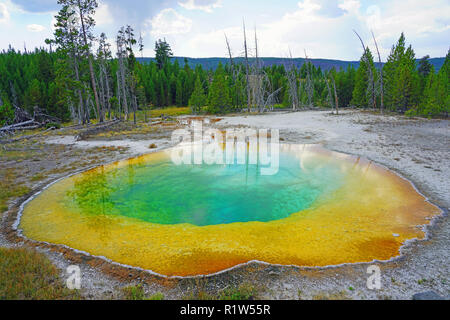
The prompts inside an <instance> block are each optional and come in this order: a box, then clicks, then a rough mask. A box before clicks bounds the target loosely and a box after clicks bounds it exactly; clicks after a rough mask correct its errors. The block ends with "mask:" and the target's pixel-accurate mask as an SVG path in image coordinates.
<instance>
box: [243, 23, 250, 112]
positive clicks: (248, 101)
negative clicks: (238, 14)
mask: <svg viewBox="0 0 450 320" xmlns="http://www.w3.org/2000/svg"><path fill="white" fill-rule="evenodd" d="M243 26H244V51H245V74H246V78H247V112H250V109H251V101H250V75H249V73H250V66H249V63H248V48H247V34H246V33H245V21H244V22H243Z"/></svg>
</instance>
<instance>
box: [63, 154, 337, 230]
mask: <svg viewBox="0 0 450 320" xmlns="http://www.w3.org/2000/svg"><path fill="white" fill-rule="evenodd" d="M342 177H343V174H342V173H341V171H340V170H339V168H338V167H336V166H331V165H323V164H321V165H320V166H319V165H317V166H315V165H314V163H312V164H311V163H310V161H309V163H308V170H306V171H305V170H302V169H301V166H300V160H299V159H298V158H297V157H295V155H294V154H291V153H283V152H281V154H280V169H279V171H278V173H277V174H276V175H273V176H264V175H261V174H260V167H259V166H257V165H248V164H247V165H236V164H235V165H205V164H204V165H201V166H199V165H181V166H177V165H174V164H173V163H172V162H171V161H170V160H164V161H161V162H158V163H155V162H152V163H148V164H140V165H136V164H135V165H128V166H126V167H123V168H120V169H117V170H115V171H108V172H106V173H101V174H99V175H95V177H93V176H86V177H85V178H80V179H78V180H77V183H76V186H75V188H74V191H73V192H71V193H70V194H68V195H67V196H68V198H69V200H70V201H69V202H70V203H71V206H76V207H79V208H81V209H82V210H83V212H86V213H88V214H111V215H122V216H127V217H131V218H136V219H140V220H143V221H147V222H151V223H157V224H181V223H189V224H193V225H197V226H206V225H217V224H229V223H234V222H248V221H261V222H267V221H271V220H279V219H283V218H286V217H288V216H289V215H291V214H293V213H296V212H299V211H302V210H304V209H306V208H308V207H310V206H311V205H312V204H313V203H314V201H315V200H316V199H317V198H318V197H319V196H320V195H322V194H324V193H329V192H332V191H333V190H336V189H337V188H338V187H339V186H340V184H341V181H342ZM66 200H67V199H66Z"/></svg>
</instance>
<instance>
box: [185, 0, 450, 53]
mask: <svg viewBox="0 0 450 320" xmlns="http://www.w3.org/2000/svg"><path fill="white" fill-rule="evenodd" d="M327 3H328V2H327V0H302V1H300V2H298V6H297V8H296V9H295V10H292V11H290V12H288V13H286V14H284V16H282V17H281V18H279V19H272V20H268V19H264V20H265V21H269V22H268V23H265V24H260V25H258V26H257V31H258V39H259V50H260V54H261V55H262V56H286V55H287V54H288V52H289V50H291V51H292V54H293V55H294V56H296V57H303V56H304V50H305V49H306V51H307V53H308V55H309V56H311V57H313V58H331V59H342V60H356V59H359V57H360V55H361V54H362V47H361V45H360V43H359V40H358V39H357V38H356V36H355V35H354V34H353V31H352V30H353V29H355V30H357V31H358V33H359V34H360V35H361V36H362V37H363V39H364V41H365V42H366V45H368V46H369V48H370V49H371V50H372V51H373V52H375V45H374V43H373V39H372V35H371V30H373V31H374V33H375V36H376V37H377V42H378V45H379V47H380V51H381V55H382V58H383V59H384V60H385V59H386V58H387V56H388V54H389V52H390V49H391V47H392V45H393V44H394V43H395V42H396V41H397V40H398V38H399V36H400V33H401V32H405V35H406V39H407V42H408V43H411V44H412V45H413V48H414V49H415V51H416V54H417V56H422V55H425V54H430V55H431V56H443V55H445V54H446V52H447V49H448V41H447V39H449V38H450V3H449V2H448V0H429V1H427V2H425V1H422V0H411V1H395V2H391V1H389V2H385V1H380V2H375V4H376V5H372V6H369V7H363V5H362V2H360V1H358V0H341V1H339V2H337V5H336V6H335V7H334V9H333V10H331V9H330V7H327ZM336 8H337V9H336ZM366 8H367V9H366ZM324 9H326V10H324ZM339 10H341V11H339ZM251 29H253V28H251ZM224 33H227V36H228V38H229V40H230V42H231V44H232V46H233V49H234V51H235V54H236V55H241V54H242V47H243V45H242V43H243V36H242V27H240V26H236V27H234V26H229V27H227V28H222V29H218V28H216V29H214V30H210V31H206V32H202V31H200V32H199V33H197V34H194V35H193V37H192V38H190V39H189V41H188V43H185V44H184V45H183V49H184V51H187V52H188V53H189V55H197V56H198V55H199V54H201V56H203V57H205V56H226V46H225V40H224V35H223V34H224ZM247 33H248V35H247V36H248V40H249V43H250V46H251V47H252V46H254V45H253V37H254V36H253V30H248V32H247ZM198 48H202V51H201V52H200V53H199V52H198Z"/></svg>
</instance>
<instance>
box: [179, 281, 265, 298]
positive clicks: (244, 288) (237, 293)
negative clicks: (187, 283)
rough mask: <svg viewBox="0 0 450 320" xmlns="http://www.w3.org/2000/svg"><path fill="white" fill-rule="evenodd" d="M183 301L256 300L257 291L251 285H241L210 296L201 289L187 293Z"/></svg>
mask: <svg viewBox="0 0 450 320" xmlns="http://www.w3.org/2000/svg"><path fill="white" fill-rule="evenodd" d="M183 299H184V300H243V301H247V300H257V299H258V290H257V289H256V288H255V287H254V286H253V285H251V284H247V283H244V284H241V285H240V286H238V287H236V286H234V287H229V288H226V289H224V290H222V291H220V292H218V293H217V294H210V293H208V292H206V291H205V290H203V289H201V288H200V289H198V290H196V291H195V292H192V293H189V294H187V295H185V296H184V297H183Z"/></svg>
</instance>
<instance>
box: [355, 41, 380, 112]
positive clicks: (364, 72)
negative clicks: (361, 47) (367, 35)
mask: <svg viewBox="0 0 450 320" xmlns="http://www.w3.org/2000/svg"><path fill="white" fill-rule="evenodd" d="M368 68H372V74H375V73H376V70H375V65H374V62H373V55H372V53H371V51H370V49H369V48H367V49H366V52H365V53H364V54H363V56H362V57H361V61H360V63H359V68H358V70H357V71H356V76H355V87H354V90H353V99H352V102H351V103H352V104H353V105H355V106H357V107H363V108H366V107H369V106H372V105H373V98H374V95H375V88H374V87H373V86H372V87H370V86H369V76H368V75H369V72H368ZM374 84H375V79H374V81H373V84H372V85H374ZM371 102H372V103H371Z"/></svg>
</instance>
